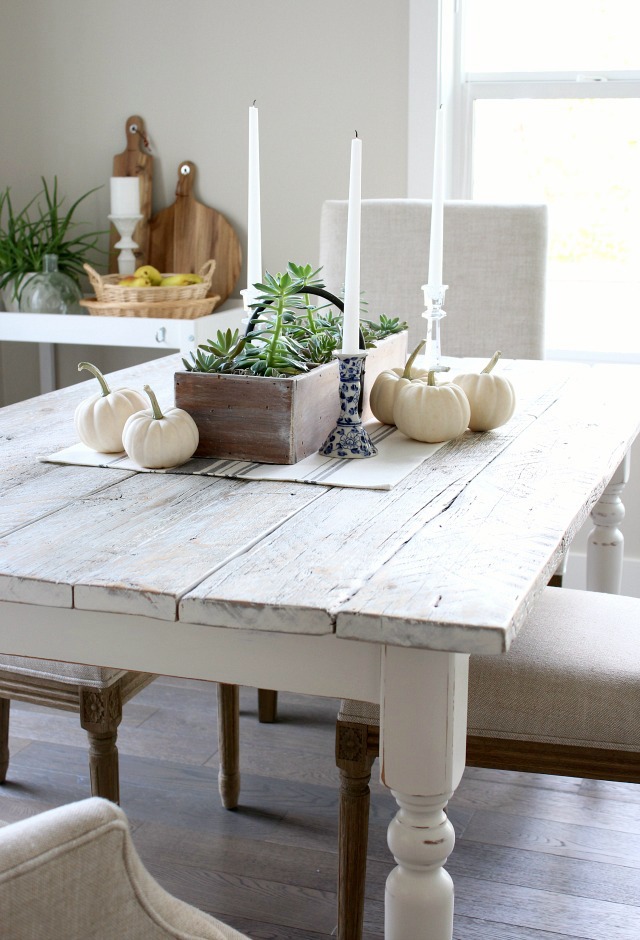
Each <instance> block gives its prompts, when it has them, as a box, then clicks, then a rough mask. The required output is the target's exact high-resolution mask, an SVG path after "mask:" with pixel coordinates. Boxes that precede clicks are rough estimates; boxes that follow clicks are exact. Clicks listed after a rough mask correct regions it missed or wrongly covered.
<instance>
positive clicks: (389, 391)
mask: <svg viewBox="0 0 640 940" xmlns="http://www.w3.org/2000/svg"><path fill="white" fill-rule="evenodd" d="M425 342H426V340H424V339H423V340H422V342H420V343H419V344H418V345H417V346H416V348H415V349H414V350H413V352H412V353H411V355H410V356H409V358H408V359H407V364H406V366H405V367H404V369H385V370H384V372H381V373H380V375H378V376H376V380H375V382H374V383H373V385H372V386H371V391H370V392H369V407H370V408H371V413H372V414H373V416H374V418H377V419H378V421H381V422H382V424H394V423H395V422H394V420H393V404H394V402H395V400H396V395H397V394H398V391H399V389H401V388H402V386H403V385H407V384H408V383H409V382H411V381H412V380H413V379H418V378H422V377H423V376H426V375H427V370H426V369H414V368H413V363H414V361H415V358H416V356H417V355H418V353H419V352H420V350H421V349H422V347H423V346H424V344H425Z"/></svg>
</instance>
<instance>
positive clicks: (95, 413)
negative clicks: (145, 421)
mask: <svg viewBox="0 0 640 940" xmlns="http://www.w3.org/2000/svg"><path fill="white" fill-rule="evenodd" d="M83 369H86V370H87V371H88V372H91V373H93V375H95V377H96V378H97V380H98V382H99V383H100V391H99V392H97V394H95V395H92V396H91V398H87V399H85V401H81V402H80V404H79V405H78V407H77V408H76V410H75V414H74V416H73V423H74V425H75V429H76V434H77V435H78V437H79V438H80V440H81V441H82V443H83V444H86V445H87V447H91V448H92V450H97V451H99V452H100V453H102V454H115V453H119V452H120V451H121V450H123V446H122V431H123V428H124V426H125V423H126V421H127V418H129V417H131V415H132V414H135V412H136V411H141V410H142V409H143V408H146V406H147V401H146V399H145V397H144V395H143V394H142V393H141V392H136V391H135V390H134V389H132V388H117V389H114V390H113V391H111V389H110V388H109V386H108V385H107V380H106V379H105V377H104V375H103V374H102V372H101V371H100V369H98V368H97V367H96V366H94V365H92V363H90V362H79V363H78V372H82V370H83Z"/></svg>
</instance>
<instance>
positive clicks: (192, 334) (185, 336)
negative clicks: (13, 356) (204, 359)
mask: <svg viewBox="0 0 640 940" xmlns="http://www.w3.org/2000/svg"><path fill="white" fill-rule="evenodd" d="M244 316H245V312H244V310H243V308H242V307H241V306H239V305H238V306H233V307H229V308H228V309H226V310H225V309H222V310H219V311H216V312H215V313H212V314H209V316H206V317H196V318H195V319H194V320H173V319H170V318H165V317H163V318H160V317H95V316H84V315H83V316H60V315H59V314H52V313H5V312H2V311H0V340H7V341H13V342H21V343H38V344H39V352H40V391H41V392H50V391H52V390H53V389H54V388H55V387H56V375H55V358H54V354H53V352H54V350H53V345H54V344H56V343H77V344H79V345H86V346H135V347H142V348H145V349H160V350H166V351H167V352H173V351H174V350H176V349H177V350H179V351H180V353H181V355H183V356H187V355H188V354H189V353H190V352H191V351H193V350H195V349H196V347H197V346H198V344H199V343H202V342H204V341H205V340H206V339H208V338H209V337H212V336H214V335H215V333H216V332H217V331H218V330H226V329H227V328H229V327H230V328H231V329H232V330H234V329H240V324H241V320H242V318H243V317H244Z"/></svg>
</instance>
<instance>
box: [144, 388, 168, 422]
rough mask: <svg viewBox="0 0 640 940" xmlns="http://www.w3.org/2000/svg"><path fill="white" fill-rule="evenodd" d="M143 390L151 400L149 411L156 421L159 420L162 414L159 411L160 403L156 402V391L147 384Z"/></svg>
mask: <svg viewBox="0 0 640 940" xmlns="http://www.w3.org/2000/svg"><path fill="white" fill-rule="evenodd" d="M144 390H145V392H146V393H147V395H148V396H149V401H150V402H151V412H152V414H153V417H154V418H155V420H156V421H160V419H161V418H164V415H163V414H162V412H161V411H160V405H159V404H158V399H157V398H156V393H155V392H154V390H153V389H152V388H151V386H149V385H145V386H144Z"/></svg>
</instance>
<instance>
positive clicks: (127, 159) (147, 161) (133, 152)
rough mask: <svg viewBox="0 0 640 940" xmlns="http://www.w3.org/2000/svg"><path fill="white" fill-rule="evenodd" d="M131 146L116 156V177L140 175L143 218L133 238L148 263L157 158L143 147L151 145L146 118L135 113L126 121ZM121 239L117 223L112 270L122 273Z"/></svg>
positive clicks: (111, 253)
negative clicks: (150, 220) (119, 259)
mask: <svg viewBox="0 0 640 940" xmlns="http://www.w3.org/2000/svg"><path fill="white" fill-rule="evenodd" d="M125 134H126V136H127V146H126V148H125V149H124V150H123V151H122V153H117V154H116V155H115V157H114V158H113V170H112V174H111V175H112V176H137V177H138V178H139V180H140V212H141V213H142V218H141V219H140V221H139V222H138V224H137V225H136V227H135V231H134V233H133V240H134V242H135V243H136V245H137V246H138V247H137V249H136V250H135V252H134V254H135V257H136V263H137V264H139V265H140V264H146V262H147V258H148V254H149V219H150V218H151V198H152V186H153V157H152V156H151V154H150V153H147V151H146V150H144V149H143V147H147V148H148V142H147V134H146V129H145V126H144V121H143V120H142V118H141V117H140V115H139V114H132V115H131V117H129V118H127V121H126V124H125ZM119 239H120V235H119V234H118V232H117V231H116V228H115V226H113V225H112V226H111V236H110V239H109V271H110V273H111V274H117V272H118V254H119V252H118V251H117V250H116V249H115V247H114V246H115V243H116V242H117V241H118V240H119Z"/></svg>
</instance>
